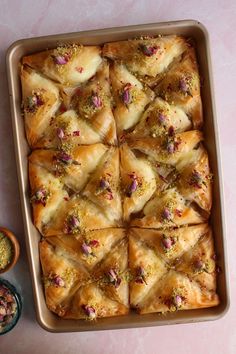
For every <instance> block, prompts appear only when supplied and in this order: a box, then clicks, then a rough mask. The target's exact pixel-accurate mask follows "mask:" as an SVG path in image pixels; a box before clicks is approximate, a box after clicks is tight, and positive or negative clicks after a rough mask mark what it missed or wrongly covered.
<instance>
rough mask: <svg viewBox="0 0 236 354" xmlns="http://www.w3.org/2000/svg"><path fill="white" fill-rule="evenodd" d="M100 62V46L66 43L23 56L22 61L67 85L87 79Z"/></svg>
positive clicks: (77, 83)
mask: <svg viewBox="0 0 236 354" xmlns="http://www.w3.org/2000/svg"><path fill="white" fill-rule="evenodd" d="M101 62H102V58H101V48H100V47H98V46H82V45H81V44H66V45H61V46H58V47H57V48H55V49H49V50H45V51H43V52H40V53H36V54H33V55H29V56H26V57H24V58H23V60H22V63H23V64H26V65H28V66H30V67H31V68H33V69H35V70H37V71H39V72H42V73H43V74H44V75H46V76H47V77H49V78H50V79H52V80H54V81H57V82H59V83H61V84H63V85H67V86H77V85H79V84H81V83H83V82H85V81H87V80H89V79H90V78H91V77H92V76H93V75H94V74H95V73H96V71H97V69H98V67H99V65H100V64H101Z"/></svg>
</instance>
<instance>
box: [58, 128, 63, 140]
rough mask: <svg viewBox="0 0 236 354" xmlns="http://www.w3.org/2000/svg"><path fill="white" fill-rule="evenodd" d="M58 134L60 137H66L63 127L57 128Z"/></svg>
mask: <svg viewBox="0 0 236 354" xmlns="http://www.w3.org/2000/svg"><path fill="white" fill-rule="evenodd" d="M57 136H58V138H59V139H63V138H64V137H65V133H64V130H63V129H62V128H57Z"/></svg>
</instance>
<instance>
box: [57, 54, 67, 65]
mask: <svg viewBox="0 0 236 354" xmlns="http://www.w3.org/2000/svg"><path fill="white" fill-rule="evenodd" d="M53 60H54V63H55V64H57V65H65V64H67V63H68V61H69V56H68V55H64V56H63V55H56V56H53Z"/></svg>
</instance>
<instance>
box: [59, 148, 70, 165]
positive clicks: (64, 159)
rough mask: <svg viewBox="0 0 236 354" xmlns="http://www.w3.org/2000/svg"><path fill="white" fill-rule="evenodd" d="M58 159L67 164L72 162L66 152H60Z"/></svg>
mask: <svg viewBox="0 0 236 354" xmlns="http://www.w3.org/2000/svg"><path fill="white" fill-rule="evenodd" d="M56 159H57V160H59V161H61V162H63V163H66V164H68V163H70V162H71V161H72V157H71V156H70V155H68V154H67V153H66V152H64V151H61V152H59V154H57V157H56Z"/></svg>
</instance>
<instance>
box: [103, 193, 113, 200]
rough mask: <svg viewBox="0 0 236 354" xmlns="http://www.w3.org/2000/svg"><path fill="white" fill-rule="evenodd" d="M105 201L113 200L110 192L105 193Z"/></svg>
mask: <svg viewBox="0 0 236 354" xmlns="http://www.w3.org/2000/svg"><path fill="white" fill-rule="evenodd" d="M105 198H106V199H108V200H112V199H113V194H112V193H111V192H109V193H107V194H106V196H105Z"/></svg>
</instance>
